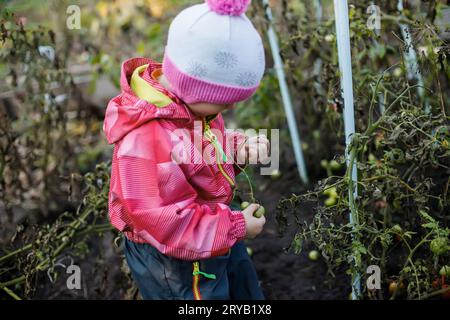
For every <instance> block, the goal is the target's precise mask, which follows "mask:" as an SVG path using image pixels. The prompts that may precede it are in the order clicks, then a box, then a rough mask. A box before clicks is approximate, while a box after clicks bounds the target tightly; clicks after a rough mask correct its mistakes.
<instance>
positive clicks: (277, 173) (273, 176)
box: [270, 170, 281, 180]
mask: <svg viewBox="0 0 450 320" xmlns="http://www.w3.org/2000/svg"><path fill="white" fill-rule="evenodd" d="M279 177H281V171H280V170H273V171H272V172H271V173H270V178H271V179H272V180H277V179H278V178H279Z"/></svg>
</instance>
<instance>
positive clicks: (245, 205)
mask: <svg viewBox="0 0 450 320" xmlns="http://www.w3.org/2000/svg"><path fill="white" fill-rule="evenodd" d="M249 205H250V203H249V202H248V201H244V202H242V203H241V210H245V209H246V208H247V207H248V206H249Z"/></svg>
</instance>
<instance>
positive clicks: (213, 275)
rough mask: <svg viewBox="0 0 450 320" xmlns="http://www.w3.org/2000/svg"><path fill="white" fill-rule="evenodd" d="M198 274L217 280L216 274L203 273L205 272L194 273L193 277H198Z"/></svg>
mask: <svg viewBox="0 0 450 320" xmlns="http://www.w3.org/2000/svg"><path fill="white" fill-rule="evenodd" d="M198 274H199V275H202V276H204V277H205V278H208V279H212V280H216V275H215V274H212V273H206V272H203V271H194V272H192V275H193V276H196V275H198Z"/></svg>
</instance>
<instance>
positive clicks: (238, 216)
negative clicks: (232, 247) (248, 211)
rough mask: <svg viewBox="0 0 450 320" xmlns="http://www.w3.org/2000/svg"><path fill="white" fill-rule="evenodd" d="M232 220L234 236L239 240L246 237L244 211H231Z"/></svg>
mask: <svg viewBox="0 0 450 320" xmlns="http://www.w3.org/2000/svg"><path fill="white" fill-rule="evenodd" d="M231 221H232V223H233V225H234V228H233V229H232V231H231V232H232V234H233V236H234V237H235V238H236V239H237V240H238V241H239V240H242V239H244V238H245V235H246V233H247V228H246V226H245V219H244V215H243V214H242V211H231Z"/></svg>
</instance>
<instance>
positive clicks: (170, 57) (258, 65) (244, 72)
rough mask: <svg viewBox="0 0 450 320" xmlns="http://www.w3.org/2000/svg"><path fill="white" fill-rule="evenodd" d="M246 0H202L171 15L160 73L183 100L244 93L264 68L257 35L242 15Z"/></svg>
mask: <svg viewBox="0 0 450 320" xmlns="http://www.w3.org/2000/svg"><path fill="white" fill-rule="evenodd" d="M249 4H250V0H206V3H203V4H198V5H194V6H192V7H189V8H187V9H185V10H183V11H182V12H180V13H179V14H178V15H177V16H176V17H175V19H174V20H173V21H172V24H171V25H170V29H169V36H168V41H167V46H166V50H165V54H164V61H163V73H164V75H165V76H166V78H167V80H168V81H169V84H170V86H171V89H172V91H173V93H174V94H176V95H177V96H178V97H179V98H181V99H182V100H183V101H184V102H186V103H197V102H208V103H215V104H230V103H235V102H239V101H243V100H245V99H247V98H249V97H250V96H251V95H252V94H253V93H254V92H255V91H256V89H257V88H258V86H259V83H260V81H261V79H262V77H263V74H264V68H265V58H264V47H263V44H262V40H261V37H260V35H259V34H258V32H257V31H256V29H255V28H254V26H253V24H252V23H251V21H250V20H249V19H248V18H247V16H246V15H245V11H246V10H247V7H248V5H249Z"/></svg>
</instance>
